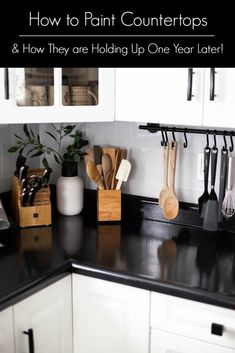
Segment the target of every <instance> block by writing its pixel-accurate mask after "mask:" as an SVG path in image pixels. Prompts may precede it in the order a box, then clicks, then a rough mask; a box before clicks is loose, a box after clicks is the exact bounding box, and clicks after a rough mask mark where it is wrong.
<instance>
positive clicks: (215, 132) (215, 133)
mask: <svg viewBox="0 0 235 353" xmlns="http://www.w3.org/2000/svg"><path fill="white" fill-rule="evenodd" d="M213 135H214V146H213V149H214V150H215V149H217V143H216V135H217V131H216V130H215V131H214V134H213Z"/></svg>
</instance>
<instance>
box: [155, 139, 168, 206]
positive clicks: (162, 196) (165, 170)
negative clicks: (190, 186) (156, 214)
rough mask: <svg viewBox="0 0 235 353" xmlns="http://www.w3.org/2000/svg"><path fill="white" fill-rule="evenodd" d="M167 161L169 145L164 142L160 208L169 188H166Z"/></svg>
mask: <svg viewBox="0 0 235 353" xmlns="http://www.w3.org/2000/svg"><path fill="white" fill-rule="evenodd" d="M168 160H169V143H168V142H166V143H165V144H164V157H163V170H164V180H163V182H164V185H163V188H162V190H161V192H160V194H159V200H158V202H159V206H160V207H161V208H163V207H164V204H165V201H166V198H167V197H168V195H169V187H168Z"/></svg>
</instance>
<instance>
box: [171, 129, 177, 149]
mask: <svg viewBox="0 0 235 353" xmlns="http://www.w3.org/2000/svg"><path fill="white" fill-rule="evenodd" d="M172 138H173V141H172V143H171V147H172V148H174V142H176V139H175V128H174V127H173V128H172Z"/></svg>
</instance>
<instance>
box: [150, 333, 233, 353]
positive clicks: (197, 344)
mask: <svg viewBox="0 0 235 353" xmlns="http://www.w3.org/2000/svg"><path fill="white" fill-rule="evenodd" d="M150 347H151V348H150V353H233V352H234V349H229V348H225V347H220V346H216V345H214V344H210V343H207V342H203V341H199V340H194V339H191V338H188V337H184V336H179V335H176V334H173V333H168V332H164V331H160V330H154V329H152V330H151V346H150Z"/></svg>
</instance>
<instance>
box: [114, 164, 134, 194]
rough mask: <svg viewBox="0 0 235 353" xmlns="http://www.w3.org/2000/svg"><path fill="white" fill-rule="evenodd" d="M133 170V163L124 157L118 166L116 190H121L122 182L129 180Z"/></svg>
mask: <svg viewBox="0 0 235 353" xmlns="http://www.w3.org/2000/svg"><path fill="white" fill-rule="evenodd" d="M130 171H131V163H130V162H129V161H128V160H127V159H122V161H121V163H120V166H119V168H118V171H117V174H116V179H117V180H118V183H117V186H116V190H120V188H121V186H122V182H125V181H127V179H128V177H129V174H130Z"/></svg>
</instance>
